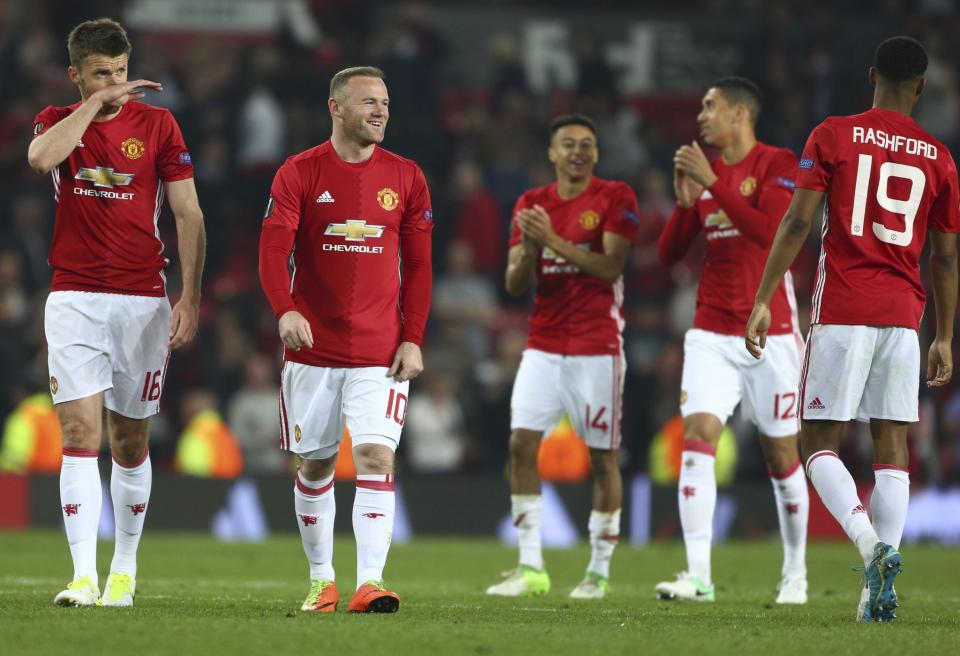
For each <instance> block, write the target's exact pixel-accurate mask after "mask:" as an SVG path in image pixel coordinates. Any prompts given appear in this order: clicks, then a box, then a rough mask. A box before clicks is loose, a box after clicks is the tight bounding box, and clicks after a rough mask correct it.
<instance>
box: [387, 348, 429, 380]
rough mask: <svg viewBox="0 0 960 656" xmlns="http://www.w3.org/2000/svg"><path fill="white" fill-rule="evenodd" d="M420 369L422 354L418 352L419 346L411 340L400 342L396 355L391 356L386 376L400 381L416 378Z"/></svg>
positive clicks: (421, 366) (421, 368) (421, 369)
mask: <svg viewBox="0 0 960 656" xmlns="http://www.w3.org/2000/svg"><path fill="white" fill-rule="evenodd" d="M421 371H423V354H422V353H421V352H420V347H419V346H417V345H416V344H414V343H413V342H403V343H401V344H400V346H398V347H397V353H396V355H394V356H393V364H392V365H390V370H389V371H387V376H390V377H392V378H393V379H394V380H395V381H397V382H398V383H402V382H403V381H405V380H411V379H413V378H416V377H417V376H419V375H420V372H421Z"/></svg>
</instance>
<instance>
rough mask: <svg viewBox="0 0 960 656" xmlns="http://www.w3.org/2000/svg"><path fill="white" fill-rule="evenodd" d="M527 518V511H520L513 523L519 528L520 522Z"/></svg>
mask: <svg viewBox="0 0 960 656" xmlns="http://www.w3.org/2000/svg"><path fill="white" fill-rule="evenodd" d="M526 518H527V513H520V514H519V515H517V518H516V519H515V520H513V525H514V526H516V527H517V528H520V524H522V523H523V520H524V519H526Z"/></svg>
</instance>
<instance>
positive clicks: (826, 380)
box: [800, 324, 920, 422]
mask: <svg viewBox="0 0 960 656" xmlns="http://www.w3.org/2000/svg"><path fill="white" fill-rule="evenodd" d="M919 391H920V342H919V340H918V338H917V333H916V331H914V330H912V329H910V328H900V327H877V326H841V325H835V324H815V325H813V326H811V327H810V336H809V338H808V340H807V352H806V355H805V359H804V366H803V375H802V377H801V382H800V396H801V398H800V402H801V409H802V410H801V412H802V414H801V418H802V419H814V420H816V419H828V420H833V421H849V420H851V419H857V420H859V421H863V422H867V421H870V419H891V420H894V421H906V422H914V421H918V420H919V396H918V395H919Z"/></svg>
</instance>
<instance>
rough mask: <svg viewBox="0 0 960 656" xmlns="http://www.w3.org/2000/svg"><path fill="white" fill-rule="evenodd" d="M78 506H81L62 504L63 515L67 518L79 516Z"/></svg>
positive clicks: (77, 504)
mask: <svg viewBox="0 0 960 656" xmlns="http://www.w3.org/2000/svg"><path fill="white" fill-rule="evenodd" d="M80 506H81V504H79V503H68V504H64V506H63V514H64V515H66V516H67V517H69V516H70V515H78V514H80Z"/></svg>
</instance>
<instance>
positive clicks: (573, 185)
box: [557, 175, 593, 200]
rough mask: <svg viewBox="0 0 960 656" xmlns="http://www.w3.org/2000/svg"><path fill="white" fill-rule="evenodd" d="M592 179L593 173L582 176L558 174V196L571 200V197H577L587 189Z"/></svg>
mask: <svg viewBox="0 0 960 656" xmlns="http://www.w3.org/2000/svg"><path fill="white" fill-rule="evenodd" d="M592 179H593V176H592V175H586V176H584V177H582V178H569V177H566V176H562V175H561V176H558V177H557V196H559V197H560V198H561V200H570V199H571V198H576V197H577V196H579V195H580V194H582V193H583V192H585V191H586V190H587V187H589V186H590V181H591V180H592Z"/></svg>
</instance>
